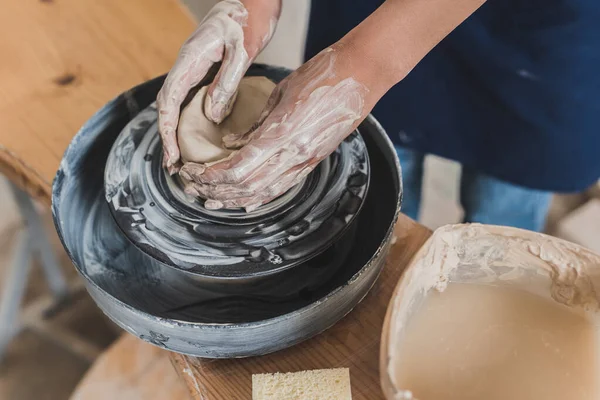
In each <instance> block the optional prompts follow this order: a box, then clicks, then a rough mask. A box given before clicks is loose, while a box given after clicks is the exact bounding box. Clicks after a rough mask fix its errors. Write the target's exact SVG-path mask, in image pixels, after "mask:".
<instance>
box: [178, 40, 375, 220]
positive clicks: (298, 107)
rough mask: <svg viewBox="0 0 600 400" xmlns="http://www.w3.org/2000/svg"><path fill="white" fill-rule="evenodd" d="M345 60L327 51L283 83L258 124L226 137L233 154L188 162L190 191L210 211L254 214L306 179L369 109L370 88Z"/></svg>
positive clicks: (186, 171) (185, 175)
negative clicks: (241, 210) (240, 210)
mask: <svg viewBox="0 0 600 400" xmlns="http://www.w3.org/2000/svg"><path fill="white" fill-rule="evenodd" d="M341 58H343V57H338V54H337V50H336V49H334V48H329V49H326V50H324V51H322V52H321V53H319V54H318V55H317V56H315V57H314V58H313V59H311V60H310V61H308V62H307V63H306V64H304V65H303V66H301V67H300V68H299V69H298V70H296V71H295V72H293V73H292V74H291V75H289V76H288V77H287V78H286V79H285V80H283V81H282V82H281V83H280V84H279V85H277V87H276V88H275V90H274V91H273V93H272V95H271V97H270V98H269V101H268V103H267V106H266V108H265V110H264V111H263V113H262V116H261V118H260V120H259V121H258V123H257V125H256V128H255V129H253V130H251V131H250V132H243V133H237V134H231V135H227V136H225V137H224V139H223V142H224V145H225V146H226V147H228V148H234V149H238V150H237V151H235V152H233V153H232V154H231V155H230V156H229V157H228V158H226V159H225V160H222V161H218V162H215V163H209V164H206V165H203V164H195V163H186V164H185V165H184V166H183V167H182V169H181V171H180V175H181V176H182V177H183V178H185V179H187V180H189V181H191V182H190V183H189V184H188V185H187V187H186V192H187V193H189V194H192V195H196V196H200V197H203V198H205V199H207V201H206V203H205V206H206V207H207V208H212V209H217V208H238V207H244V208H245V209H246V210H247V211H251V210H253V209H255V208H256V207H258V206H260V205H262V204H265V203H267V202H269V201H270V200H272V199H274V198H276V197H278V196H279V195H281V194H282V193H284V192H285V191H287V190H288V189H289V188H291V187H292V186H294V185H296V184H297V183H299V182H300V181H301V180H302V179H303V178H304V177H306V175H308V173H310V172H311V171H312V170H313V169H314V168H315V167H316V165H317V164H318V163H319V162H320V161H321V160H323V159H324V158H325V157H327V156H328V155H330V154H331V153H332V152H333V151H334V150H335V149H336V148H337V146H338V145H339V144H340V143H341V141H342V140H344V138H346V137H347V136H348V135H349V134H350V133H351V132H352V130H353V129H354V128H355V127H356V126H357V125H358V123H359V122H360V121H361V120H362V119H363V118H364V117H365V116H366V114H367V113H368V110H369V109H370V108H368V107H365V96H366V94H367V93H368V90H367V89H366V87H365V86H364V85H363V84H361V83H360V82H358V81H357V80H355V79H354V78H353V76H352V73H351V71H352V68H347V67H341V66H340V65H342V64H347V63H340V62H339V60H338V59H341Z"/></svg>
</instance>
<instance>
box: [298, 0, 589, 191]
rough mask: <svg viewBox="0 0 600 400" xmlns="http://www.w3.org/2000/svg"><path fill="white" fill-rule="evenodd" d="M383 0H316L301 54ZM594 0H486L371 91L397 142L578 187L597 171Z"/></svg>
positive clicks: (492, 170) (516, 180) (517, 176)
mask: <svg viewBox="0 0 600 400" xmlns="http://www.w3.org/2000/svg"><path fill="white" fill-rule="evenodd" d="M383 2H384V0H362V1H352V2H349V1H347V0H313V1H312V7H311V17H310V24H309V30H308V37H307V42H306V51H305V57H306V58H307V59H308V58H311V57H312V56H314V55H315V54H317V53H318V52H319V51H321V50H322V49H324V48H325V47H327V46H329V45H331V44H333V43H334V42H336V41H337V40H339V39H340V38H341V37H343V36H344V35H345V34H346V33H348V32H349V31H350V30H351V29H352V28H354V27H355V26H356V25H358V24H359V23H360V22H361V21H363V20H364V19H365V18H366V17H367V16H368V15H369V14H371V13H372V12H373V11H374V10H375V9H376V8H377V7H379V5H381V4H382V3H383ZM599 21H600V1H599V0H488V1H487V2H486V3H485V4H484V5H483V6H482V7H481V8H480V9H479V10H478V11H476V12H475V13H474V14H473V15H472V16H471V17H470V18H468V19H467V20H466V21H465V22H464V23H462V24H461V25H460V26H459V27H458V28H457V29H456V30H454V31H453V32H452V33H451V34H450V35H448V37H447V38H446V39H444V40H443V41H442V42H441V43H440V44H439V45H437V46H436V47H435V48H434V49H433V50H432V51H431V52H430V53H429V54H428V55H427V56H426V57H425V58H424V59H423V60H422V61H421V62H420V63H419V64H418V65H417V66H416V67H415V68H414V69H413V70H412V72H411V73H410V74H408V76H407V77H406V78H405V79H403V80H402V81H401V82H400V83H398V84H397V85H396V86H394V87H393V88H392V89H391V90H390V91H388V93H387V94H386V95H385V96H384V97H383V98H382V99H381V100H380V101H379V102H378V103H377V105H376V106H375V108H374V109H373V115H374V116H375V118H377V120H378V121H379V122H380V123H381V125H382V126H383V128H384V129H385V130H386V131H387V133H388V134H389V136H390V138H391V139H392V141H393V142H394V143H396V144H397V145H399V146H403V147H410V148H412V149H414V150H416V151H419V152H421V153H425V154H436V155H438V156H441V157H444V158H448V159H451V160H456V161H458V162H459V163H461V164H462V165H468V166H470V167H472V168H474V169H476V170H477V171H480V172H483V173H486V174H487V175H490V176H494V177H495V178H498V179H501V180H503V181H507V182H511V183H513V184H516V185H521V186H526V187H529V188H533V189H539V190H545V191H546V190H547V191H565V192H567V191H579V190H583V189H585V188H586V187H588V186H589V185H590V184H592V183H594V182H596V181H597V180H598V177H600V157H599V156H598V149H600V134H599V132H598V127H600V95H599V93H600V72H599V71H600V22H599Z"/></svg>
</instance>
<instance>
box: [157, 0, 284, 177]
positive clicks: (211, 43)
mask: <svg viewBox="0 0 600 400" xmlns="http://www.w3.org/2000/svg"><path fill="white" fill-rule="evenodd" d="M242 1H243V3H242ZM242 1H239V0H223V1H220V2H219V3H217V4H216V5H215V6H214V7H213V8H212V9H211V10H210V11H209V13H208V14H207V15H206V17H205V18H204V19H203V20H202V22H201V23H200V25H199V26H198V29H196V31H195V32H194V33H193V34H192V36H190V38H188V40H187V41H186V42H185V43H184V44H183V46H182V47H181V50H180V52H179V56H178V57H177V60H176V61H175V65H173V68H171V71H169V74H168V75H167V78H166V79H165V82H164V84H163V86H162V88H161V90H160V92H159V93H158V96H157V98H156V103H157V106H158V130H159V132H160V135H161V138H162V142H163V151H164V157H163V165H164V166H165V167H167V168H168V170H169V173H171V174H173V173H175V172H177V171H178V170H179V168H180V166H181V163H180V154H179V146H178V145H177V125H178V123H179V113H180V108H181V104H182V103H183V100H184V99H185V97H186V96H187V94H188V92H189V91H190V89H192V88H193V87H194V86H196V85H198V84H199V83H200V81H201V80H202V79H203V78H204V77H205V75H206V73H207V72H208V70H209V69H210V67H211V66H212V65H213V64H214V63H217V62H219V61H222V65H221V68H220V69H219V72H218V73H217V76H216V77H215V79H214V81H213V82H212V83H211V85H210V87H209V88H208V95H207V96H206V100H205V104H204V113H205V115H206V117H207V118H209V119H210V120H212V121H214V122H216V123H220V122H221V121H223V119H225V117H226V116H227V112H228V110H229V108H230V103H231V101H232V99H233V98H234V96H235V93H236V91H237V87H238V84H239V83H240V80H241V79H242V77H243V76H244V74H245V73H246V70H247V69H248V67H249V66H250V65H251V64H252V62H253V61H254V59H255V58H256V56H257V55H258V53H259V52H260V51H261V50H262V49H263V48H264V47H265V46H266V45H267V43H269V40H270V39H271V37H272V36H273V33H274V31H275V26H276V24H277V20H278V19H279V13H280V9H281V0H242Z"/></svg>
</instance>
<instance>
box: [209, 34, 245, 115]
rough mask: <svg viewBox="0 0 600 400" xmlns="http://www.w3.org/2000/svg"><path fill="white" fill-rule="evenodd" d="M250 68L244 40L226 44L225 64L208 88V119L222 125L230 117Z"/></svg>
mask: <svg viewBox="0 0 600 400" xmlns="http://www.w3.org/2000/svg"><path fill="white" fill-rule="evenodd" d="M249 66H250V61H249V58H248V54H247V53H246V50H245V49H244V42H243V38H242V39H241V40H239V39H238V40H236V41H234V42H233V43H226V44H225V54H224V57H223V64H222V65H221V68H220V69H219V72H218V73H217V76H216V77H215V79H214V81H213V82H212V83H211V84H210V86H209V87H208V92H207V95H206V100H205V101H204V115H206V117H207V118H208V119H210V120H211V121H213V122H215V123H217V124H220V123H221V122H222V121H223V120H224V119H225V118H226V117H227V116H228V115H229V113H230V112H231V108H232V107H233V103H234V101H235V94H236V92H237V88H238V86H239V84H240V81H241V80H242V78H243V77H244V74H245V73H246V71H247V69H248V67H249Z"/></svg>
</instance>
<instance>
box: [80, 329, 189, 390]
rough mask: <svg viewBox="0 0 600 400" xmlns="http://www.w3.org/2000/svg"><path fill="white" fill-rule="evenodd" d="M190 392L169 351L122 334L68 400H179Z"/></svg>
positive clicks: (97, 361)
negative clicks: (174, 366)
mask: <svg viewBox="0 0 600 400" xmlns="http://www.w3.org/2000/svg"><path fill="white" fill-rule="evenodd" d="M188 398H189V393H188V390H187V388H186V387H185V384H184V383H183V381H182V380H181V379H180V378H179V376H177V373H176V372H175V370H174V369H173V366H172V365H171V362H170V361H169V353H168V352H166V351H164V350H161V349H159V348H158V347H155V346H152V345H151V344H148V343H146V342H143V341H141V340H139V339H138V338H136V337H134V336H131V335H129V334H124V335H123V336H122V337H121V338H120V339H119V340H118V341H117V342H115V344H113V345H112V346H111V347H110V348H109V349H108V350H106V351H105V352H104V353H103V354H102V356H100V357H99V358H98V359H97V360H96V362H95V363H94V365H93V366H92V367H91V368H90V369H89V371H88V372H87V373H86V374H85V376H84V377H83V379H82V380H81V381H80V382H79V385H77V388H76V389H75V391H74V392H73V394H72V396H71V400H107V399H110V400H133V399H143V400H182V399H188Z"/></svg>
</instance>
